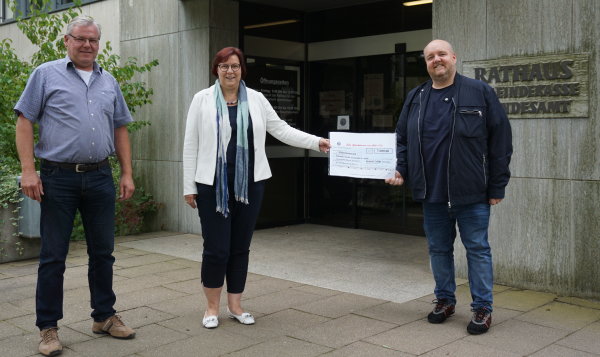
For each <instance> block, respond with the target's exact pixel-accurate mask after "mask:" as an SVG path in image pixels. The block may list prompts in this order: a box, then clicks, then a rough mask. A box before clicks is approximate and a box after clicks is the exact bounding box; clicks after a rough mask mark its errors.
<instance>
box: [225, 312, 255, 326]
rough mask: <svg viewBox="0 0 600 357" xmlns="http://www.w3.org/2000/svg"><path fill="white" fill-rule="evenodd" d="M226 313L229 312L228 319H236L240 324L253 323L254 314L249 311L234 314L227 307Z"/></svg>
mask: <svg viewBox="0 0 600 357" xmlns="http://www.w3.org/2000/svg"><path fill="white" fill-rule="evenodd" d="M227 313H228V314H229V318H230V319H234V320H238V322H239V323H241V324H242V325H254V316H252V314H250V313H249V312H242V314H241V315H235V314H234V313H233V312H231V311H229V308H227Z"/></svg>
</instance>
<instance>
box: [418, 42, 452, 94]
mask: <svg viewBox="0 0 600 357" xmlns="http://www.w3.org/2000/svg"><path fill="white" fill-rule="evenodd" d="M423 55H424V56H425V63H426V64H427V72H428V73H429V76H430V77H431V80H432V81H433V87H434V88H444V87H447V86H449V85H452V83H454V75H455V74H456V54H455V53H454V49H453V48H452V45H451V44H450V42H448V41H444V40H433V41H431V42H429V43H428V44H427V46H425V48H424V49H423Z"/></svg>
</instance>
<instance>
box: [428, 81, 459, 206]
mask: <svg viewBox="0 0 600 357" xmlns="http://www.w3.org/2000/svg"><path fill="white" fill-rule="evenodd" d="M454 92H455V87H454V85H451V86H449V87H446V88H442V89H435V88H431V93H430V94H429V102H428V103H427V109H426V110H425V117H424V118H423V160H424V165H425V179H426V181H427V195H426V196H425V202H429V203H436V202H437V203H439V202H448V155H449V151H450V134H451V130H452V110H453V107H454V106H453V104H452V97H453V96H454Z"/></svg>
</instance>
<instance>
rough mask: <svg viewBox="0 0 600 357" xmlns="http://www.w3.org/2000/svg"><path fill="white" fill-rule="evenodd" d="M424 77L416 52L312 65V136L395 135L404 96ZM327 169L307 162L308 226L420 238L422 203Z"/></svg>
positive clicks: (404, 192)
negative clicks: (338, 133)
mask: <svg viewBox="0 0 600 357" xmlns="http://www.w3.org/2000/svg"><path fill="white" fill-rule="evenodd" d="M427 78H428V76H427V72H426V69H425V64H424V62H423V59H422V57H421V56H420V53H411V54H390V55H378V56H368V57H359V58H351V59H336V60H328V61H321V62H314V63H311V64H310V79H311V89H312V90H311V92H312V95H311V105H310V108H311V116H310V118H311V120H310V128H311V132H313V133H314V134H316V135H321V136H326V135H328V132H330V131H340V130H347V131H350V132H359V133H393V132H394V131H395V128H396V122H397V120H398V116H399V115H400V111H401V110H402V105H403V103H404V97H405V95H406V93H407V92H408V90H410V89H411V88H413V87H415V86H416V85H417V84H418V83H421V82H423V81H425V80H426V79H427ZM346 118H347V119H348V121H349V123H346V125H342V124H344V122H343V119H346ZM327 165H328V162H327V159H323V158H311V159H310V162H309V216H310V221H311V222H314V223H321V224H330V225H336V226H342V227H354V228H363V229H371V230H378V231H385V232H396V233H406V234H416V235H424V233H423V228H422V224H423V218H422V210H421V205H420V204H419V203H416V202H414V201H413V200H412V198H411V193H410V190H408V189H406V188H405V187H404V186H402V187H392V186H389V185H386V184H385V183H384V182H383V180H371V179H354V178H346V177H334V176H328V175H327Z"/></svg>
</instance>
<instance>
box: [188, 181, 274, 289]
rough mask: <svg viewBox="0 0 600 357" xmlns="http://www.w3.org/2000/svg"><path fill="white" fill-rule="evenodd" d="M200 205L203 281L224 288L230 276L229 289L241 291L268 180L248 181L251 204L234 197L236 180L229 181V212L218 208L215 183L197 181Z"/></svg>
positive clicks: (197, 199) (198, 202)
mask: <svg viewBox="0 0 600 357" xmlns="http://www.w3.org/2000/svg"><path fill="white" fill-rule="evenodd" d="M196 186H197V188H198V196H197V197H196V205H197V206H198V215H199V216H200V224H201V225H202V237H203V238H204V251H203V252H202V271H201V277H202V284H203V285H204V287H207V288H220V287H222V286H223V282H224V279H225V278H226V279H227V292H228V293H231V294H241V293H242V292H243V291H244V287H245V286H246V276H247V275H248V255H249V254H250V242H251V240H252V234H253V233H254V226H255V225H256V220H257V218H258V213H259V212H260V205H261V203H262V199H263V195H264V192H265V182H264V181H259V182H249V183H248V201H249V202H250V203H249V204H244V203H241V202H238V201H236V200H235V199H234V195H233V192H234V190H233V184H232V183H230V185H229V215H228V216H227V218H225V217H224V216H223V215H222V214H221V213H219V212H217V211H216V195H215V187H214V186H209V185H204V184H200V183H196Z"/></svg>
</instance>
